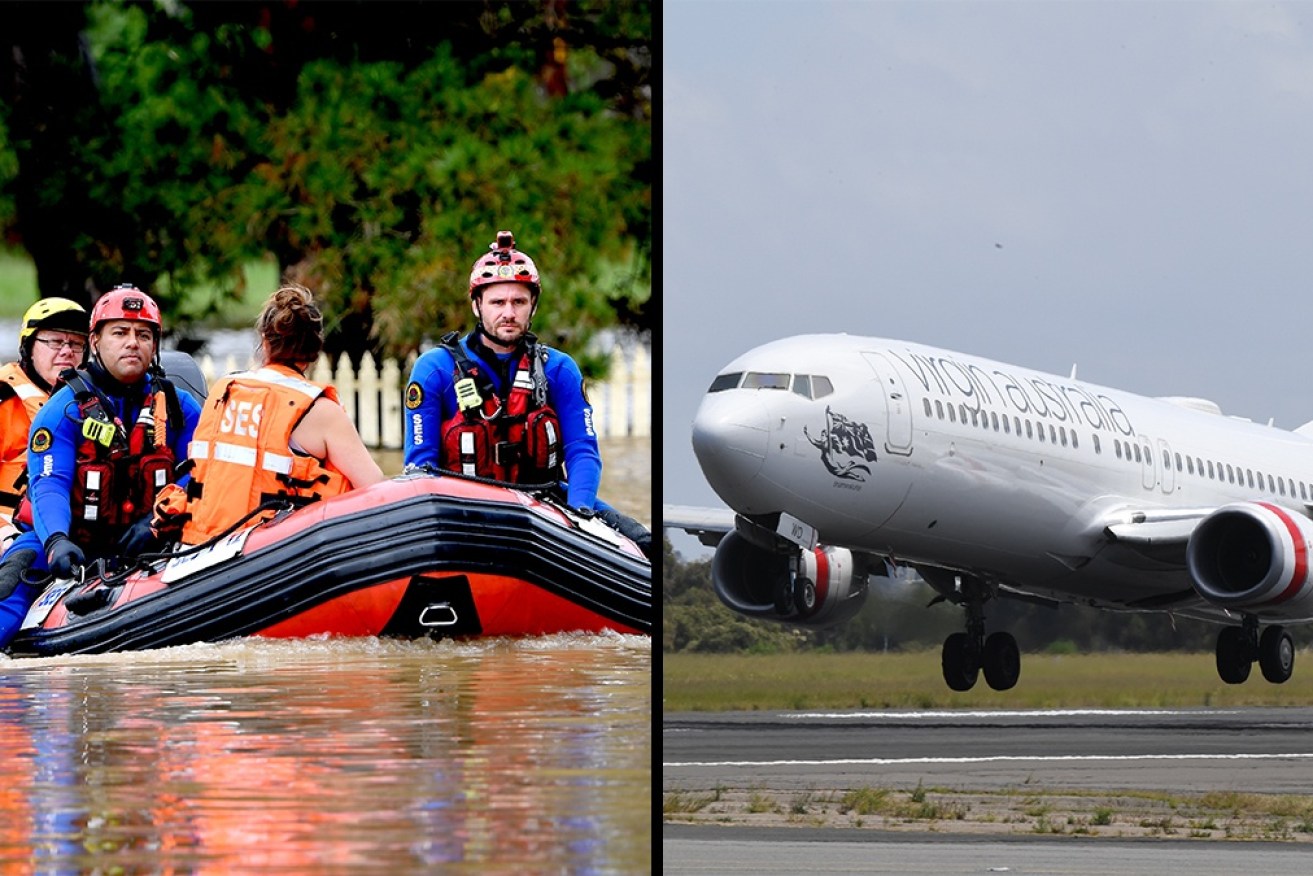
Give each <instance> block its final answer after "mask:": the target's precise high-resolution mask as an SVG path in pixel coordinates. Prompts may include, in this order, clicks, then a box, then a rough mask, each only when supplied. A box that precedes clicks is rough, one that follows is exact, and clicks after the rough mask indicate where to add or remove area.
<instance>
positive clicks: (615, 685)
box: [0, 439, 652, 874]
mask: <svg viewBox="0 0 1313 876" xmlns="http://www.w3.org/2000/svg"><path fill="white" fill-rule="evenodd" d="M376 456H377V458H378V460H379V464H380V466H382V468H383V470H384V472H385V473H386V474H396V473H398V472H399V471H400V470H401V456H400V453H389V452H386V451H378V452H377V454H376ZM602 458H603V481H602V488H601V491H600V493H601V496H602V498H604V499H606V500H607V501H609V502H610V503H611V504H612V505H614V506H616V507H617V508H619V509H620V510H622V511H624V512H625V513H627V514H630V515H631V516H634V517H636V518H637V519H639V520H641V521H642V522H643V523H644V524H646V525H649V526H650V525H651V520H652V510H651V495H652V490H651V441H650V439H618V440H612V441H605V442H603V444H602ZM651 725H652V660H651V640H650V639H649V638H648V637H646V636H625V635H604V636H584V635H559V636H546V637H539V638H528V639H487V640H479V641H470V642H451V641H442V642H434V641H429V640H418V641H400V640H385V639H324V640H300V641H287V640H263V639H256V638H251V639H242V640H237V641H234V642H229V643H224V644H219V645H193V646H186V647H181V648H167V649H161V650H157V651H147V652H138V653H125V654H109V655H96V656H90V655H83V656H70V657H53V658H22V659H12V658H8V657H6V656H4V655H2V654H0V758H3V764H4V777H3V779H0V872H3V873H6V874H7V873H224V874H227V873H268V872H279V873H288V874H304V873H359V872H379V873H389V874H393V873H433V872H441V873H447V872H455V873H463V872H468V873H476V872H477V873H508V874H509V873H515V874H519V873H534V874H536V873H571V874H573V873H590V874H592V873H596V874H610V873H616V874H628V873H648V872H651V868H652V852H651V849H652V826H651V825H652V805H651V800H652V732H651Z"/></svg>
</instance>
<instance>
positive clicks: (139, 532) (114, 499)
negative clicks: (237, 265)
mask: <svg viewBox="0 0 1313 876" xmlns="http://www.w3.org/2000/svg"><path fill="white" fill-rule="evenodd" d="M160 331H161V322H160V309H159V306H158V305H157V304H156V303H155V302H154V301H153V300H152V299H151V298H150V296H148V295H146V294H145V293H144V292H142V291H141V290H140V289H137V288H136V287H134V286H130V285H121V286H116V287H115V288H114V289H112V290H110V291H109V292H107V293H105V294H104V295H102V296H101V297H100V299H99V300H98V301H97V302H96V304H95V306H94V307H93V308H92V309H91V336H90V349H91V360H90V362H89V363H88V365H87V367H86V368H85V369H79V370H70V371H66V372H64V375H63V378H64V385H63V386H62V387H60V388H59V389H58V390H56V391H55V393H54V394H53V395H51V397H50V401H49V402H48V403H47V404H46V405H45V406H44V407H43V408H41V410H40V411H39V412H38V413H37V416H36V419H35V420H33V422H32V431H31V435H30V438H29V440H28V458H27V461H28V475H29V480H30V483H29V487H28V495H27V501H28V502H30V505H31V513H32V523H33V530H32V531H30V532H25V533H23V534H22V535H21V536H19V538H18V539H17V540H16V541H15V542H14V544H13V545H12V546H11V547H10V550H9V552H8V553H6V555H5V559H4V561H3V562H0V582H3V581H4V580H6V579H7V578H8V577H9V576H10V575H14V576H15V577H18V576H21V573H22V571H23V569H22V568H19V569H18V571H17V572H15V571H14V568H15V566H17V565H18V563H17V559H16V556H15V555H17V554H19V553H20V552H24V551H26V552H31V553H34V554H35V556H34V557H33V558H32V561H31V570H32V572H33V573H39V572H44V571H46V570H49V571H50V572H52V573H53V574H54V575H55V576H56V577H60V578H67V577H70V576H71V575H73V574H74V571H75V569H78V568H81V567H84V566H86V564H87V563H88V561H89V560H95V559H97V558H101V557H114V556H132V555H135V554H136V553H139V552H141V551H142V550H144V549H146V548H148V547H149V546H150V545H151V544H152V543H154V542H155V533H154V532H153V530H152V528H151V524H152V516H153V515H152V508H153V505H154V501H155V497H156V494H157V493H158V492H159V491H160V490H161V489H162V488H163V487H164V486H165V484H167V483H169V482H170V481H172V480H173V472H174V465H175V463H176V462H178V461H179V460H181V459H182V458H183V453H184V452H185V450H186V448H187V442H188V441H190V440H191V436H192V432H193V430H194V429H195V428H196V421H197V419H198V418H199V417H200V404H199V403H198V402H197V401H196V399H195V398H193V397H192V396H191V394H190V393H188V392H187V391H186V390H182V389H177V388H175V387H174V386H173V384H172V383H171V382H170V381H168V380H167V379H165V378H164V376H163V370H162V369H161V368H160V366H159V357H158V351H159V342H160ZM38 595H39V590H38V589H37V588H36V587H34V586H33V585H32V584H29V583H28V582H27V581H26V580H19V581H18V582H17V586H15V587H14V590H13V592H12V593H11V594H10V595H9V596H8V597H7V598H6V599H5V600H4V601H3V602H0V646H4V645H6V644H8V643H9V640H10V639H12V638H13V635H14V633H15V632H17V630H18V626H19V624H20V623H21V622H22V619H23V617H24V615H25V614H26V613H27V610H28V608H29V607H30V606H31V604H32V602H33V601H35V599H36V597H37V596H38Z"/></svg>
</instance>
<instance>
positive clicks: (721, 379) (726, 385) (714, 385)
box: [707, 371, 743, 392]
mask: <svg viewBox="0 0 1313 876" xmlns="http://www.w3.org/2000/svg"><path fill="white" fill-rule="evenodd" d="M742 379H743V372H742V371H733V372H730V373H729V374H720V375H717V376H716V379H715V380H713V381H711V389H708V390H707V392H721V391H723V390H726V389H735V388H737V387H738V385H739V381H740V380H742Z"/></svg>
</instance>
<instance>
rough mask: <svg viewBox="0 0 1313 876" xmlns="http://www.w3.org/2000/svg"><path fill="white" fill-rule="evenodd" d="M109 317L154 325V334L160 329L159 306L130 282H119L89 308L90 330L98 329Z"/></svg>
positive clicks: (157, 334) (157, 333)
mask: <svg viewBox="0 0 1313 876" xmlns="http://www.w3.org/2000/svg"><path fill="white" fill-rule="evenodd" d="M111 319H135V320H138V321H139V322H148V323H150V324H151V325H153V326H155V335H156V337H158V336H159V333H160V331H161V329H162V326H161V323H160V306H159V305H158V304H156V303H155V302H154V300H153V299H151V297H150V296H149V295H147V294H146V293H145V292H142V291H141V290H140V289H138V288H137V287H136V286H133V285H132V284H131V283H120V284H119V285H117V286H115V287H114V288H113V289H111V290H109V291H108V292H106V293H105V294H104V295H102V296H100V298H99V300H97V301H96V306H95V307H93V308H91V330H92V331H93V332H95V331H97V330H99V328H100V325H101V323H104V322H108V321H109V320H111Z"/></svg>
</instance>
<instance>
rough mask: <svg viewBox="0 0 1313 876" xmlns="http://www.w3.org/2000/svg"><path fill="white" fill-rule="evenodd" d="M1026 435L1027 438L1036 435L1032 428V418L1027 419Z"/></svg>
mask: <svg viewBox="0 0 1313 876" xmlns="http://www.w3.org/2000/svg"><path fill="white" fill-rule="evenodd" d="M1026 437H1027V438H1034V437H1035V434H1034V433H1033V432H1032V431H1031V430H1030V420H1027V421H1026Z"/></svg>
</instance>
